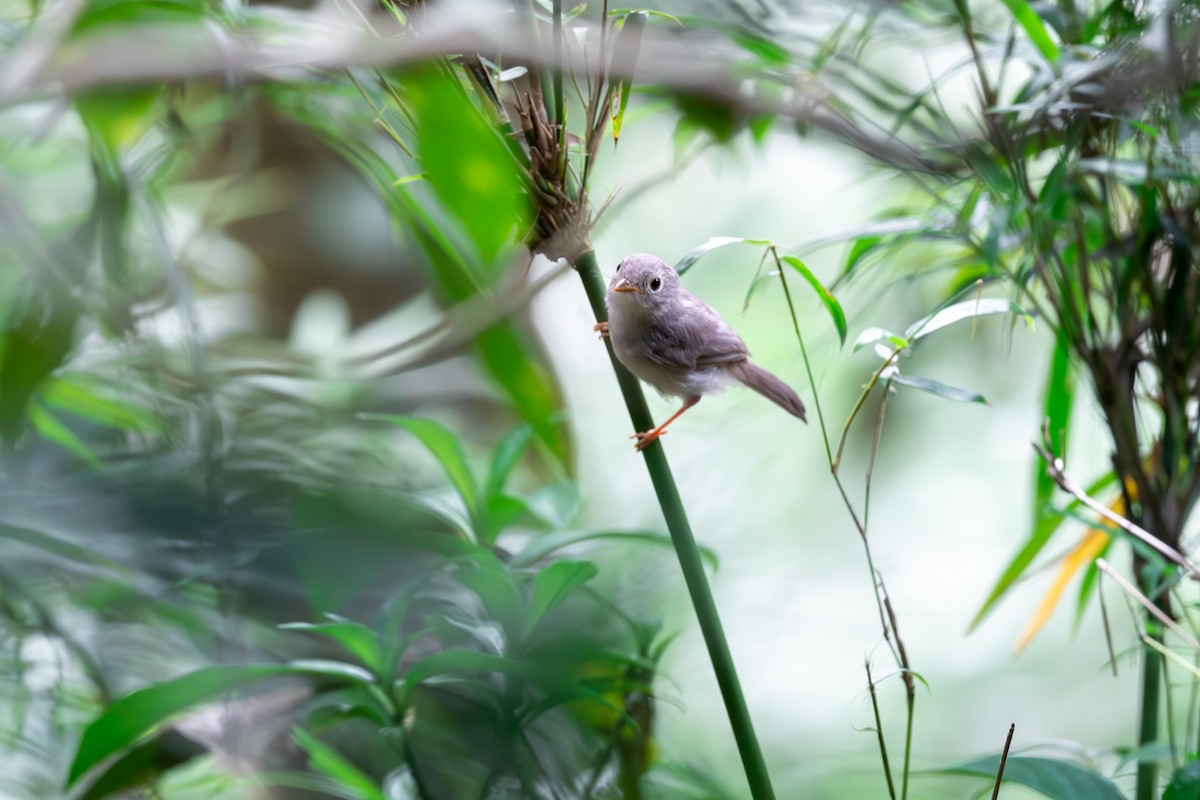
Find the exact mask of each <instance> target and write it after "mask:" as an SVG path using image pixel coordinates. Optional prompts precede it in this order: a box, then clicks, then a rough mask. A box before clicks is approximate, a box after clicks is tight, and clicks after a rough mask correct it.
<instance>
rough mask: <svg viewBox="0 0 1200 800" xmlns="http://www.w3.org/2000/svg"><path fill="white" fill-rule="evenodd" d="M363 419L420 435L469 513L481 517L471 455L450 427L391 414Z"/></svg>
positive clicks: (367, 415)
mask: <svg viewBox="0 0 1200 800" xmlns="http://www.w3.org/2000/svg"><path fill="white" fill-rule="evenodd" d="M359 416H360V417H361V418H363V419H372V420H380V421H381V422H390V423H391V424H393V425H397V426H399V427H401V428H404V429H405V430H406V431H408V432H409V433H411V434H412V435H413V436H416V437H417V439H419V440H420V441H421V444H423V445H425V447H426V449H427V450H429V452H430V453H432V454H433V456H434V458H436V459H437V460H438V463H439V464H441V465H442V469H443V470H445V472H446V477H448V478H449V479H450V483H451V485H452V486H454V489H455V490H456V491H457V492H458V496H459V497H461V498H462V501H463V505H464V506H466V507H467V512H468V513H470V514H471V516H472V518H473V519H474V518H477V514H478V510H479V490H478V489H477V488H476V486H475V477H474V476H473V475H472V474H471V468H470V467H469V466H468V465H467V456H466V453H465V452H463V447H462V443H461V442H459V440H458V437H457V436H455V435H454V433H453V432H452V431H451V430H450V429H449V428H447V427H446V426H445V425H442V424H441V423H439V422H434V421H433V420H431V419H422V418H420V417H397V416H392V415H390V414H360V415H359Z"/></svg>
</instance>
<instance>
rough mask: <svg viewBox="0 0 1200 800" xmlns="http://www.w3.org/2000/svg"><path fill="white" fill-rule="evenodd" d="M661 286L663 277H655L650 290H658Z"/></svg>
mask: <svg viewBox="0 0 1200 800" xmlns="http://www.w3.org/2000/svg"><path fill="white" fill-rule="evenodd" d="M661 288H662V280H661V279H659V278H655V279H654V280H652V281H650V291H652V292H657V291H658V290H659V289H661Z"/></svg>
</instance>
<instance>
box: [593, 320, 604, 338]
mask: <svg viewBox="0 0 1200 800" xmlns="http://www.w3.org/2000/svg"><path fill="white" fill-rule="evenodd" d="M592 330H594V331H596V332H597V333H599V334H600V338H601V339H607V338H608V323H607V322H597V323H596V324H595V325H593V326H592Z"/></svg>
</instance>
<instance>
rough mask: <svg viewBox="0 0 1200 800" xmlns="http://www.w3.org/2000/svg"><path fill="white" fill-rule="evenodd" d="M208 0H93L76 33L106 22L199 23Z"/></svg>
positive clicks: (97, 26)
mask: <svg viewBox="0 0 1200 800" xmlns="http://www.w3.org/2000/svg"><path fill="white" fill-rule="evenodd" d="M204 6H205V2H204V0H90V2H88V4H87V6H86V7H85V9H84V11H83V13H82V14H80V15H79V19H78V20H76V22H75V26H74V29H73V31H74V34H79V33H82V32H84V31H88V30H91V29H93V28H99V27H103V26H105V25H123V26H124V25H131V24H132V25H166V24H179V23H195V22H199V21H200V20H201V19H203V17H204Z"/></svg>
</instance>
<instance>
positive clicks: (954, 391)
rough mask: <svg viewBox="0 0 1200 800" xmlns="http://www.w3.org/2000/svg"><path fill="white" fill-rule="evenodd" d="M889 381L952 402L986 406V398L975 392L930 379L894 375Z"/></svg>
mask: <svg viewBox="0 0 1200 800" xmlns="http://www.w3.org/2000/svg"><path fill="white" fill-rule="evenodd" d="M890 380H891V382H892V383H895V384H899V385H900V386H907V387H909V388H911V389H920V390H921V391H923V392H929V393H930V394H933V395H937V396H938V397H943V398H945V399H947V400H953V401H954V402H956V403H982V404H983V405H985V406H986V405H988V401H987V398H986V397H984V396H983V395H981V394H979V393H977V392H971V391H968V390H966V389H959V388H958V387H957V386H951V385H949V384H946V383H942V382H941V381H935V380H933V379H931V378H915V377H913V376H912V375H901V374H899V373H896V374H894V375H892V376H891V378H890Z"/></svg>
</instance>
